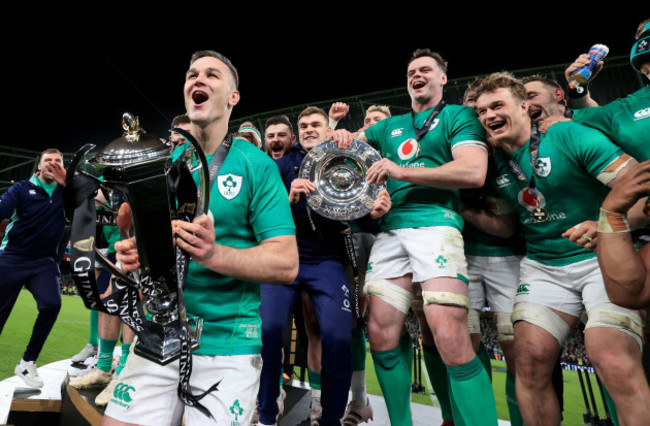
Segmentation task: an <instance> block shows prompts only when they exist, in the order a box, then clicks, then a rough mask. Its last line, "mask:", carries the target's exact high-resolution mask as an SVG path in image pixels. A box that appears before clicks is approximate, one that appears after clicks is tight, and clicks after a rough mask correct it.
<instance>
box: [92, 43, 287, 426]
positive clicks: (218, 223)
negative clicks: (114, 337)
mask: <svg viewBox="0 0 650 426" xmlns="http://www.w3.org/2000/svg"><path fill="white" fill-rule="evenodd" d="M237 87H238V75H237V71H236V69H235V68H234V67H233V66H232V64H231V63H230V61H229V60H228V59H227V58H225V57H224V56H223V55H221V54H219V53H217V52H214V51H200V52H197V53H195V54H194V55H193V56H192V59H191V61H190V69H189V71H188V72H187V74H186V80H185V87H184V98H185V106H186V109H187V113H188V115H189V117H190V120H191V122H192V124H191V127H190V133H191V136H193V137H194V138H195V139H196V141H197V142H198V145H200V147H201V149H202V151H203V152H205V154H206V157H207V158H208V160H209V161H210V168H212V165H213V164H214V162H213V161H212V159H214V158H215V157H217V158H221V160H220V162H221V164H219V165H218V168H219V170H218V172H217V173H216V175H215V176H214V181H213V182H211V183H210V187H209V188H208V189H207V191H209V193H210V195H211V197H210V203H209V209H208V211H207V212H205V213H206V214H201V215H199V216H197V217H196V218H195V219H194V220H193V221H191V222H189V221H183V220H175V221H174V222H173V224H172V235H173V238H174V242H175V244H176V245H177V247H179V248H180V249H182V250H183V251H184V252H186V253H187V254H189V256H191V261H190V263H189V267H188V272H187V280H186V283H185V288H184V291H183V292H182V293H183V297H184V300H185V306H186V311H187V315H188V317H189V316H197V317H200V318H201V319H202V321H203V330H202V335H201V339H200V346H199V348H198V349H197V350H196V351H195V352H194V354H193V356H192V364H190V368H193V372H191V370H190V372H191V373H192V374H191V377H190V380H189V391H190V392H191V393H192V394H193V395H197V396H193V400H194V401H195V402H198V400H199V399H200V400H201V402H200V404H201V405H202V406H203V407H204V408H205V409H207V412H205V411H204V412H202V410H200V409H196V408H197V405H198V404H187V402H186V399H184V398H182V397H181V396H179V393H180V392H178V391H180V386H179V377H180V376H181V375H182V374H184V373H185V372H183V371H180V369H181V368H180V367H179V361H178V360H176V361H172V362H169V363H166V364H165V365H161V363H157V362H153V361H151V360H150V359H147V358H145V357H142V356H139V355H138V353H137V348H136V353H134V354H132V356H129V358H128V361H127V363H126V366H125V368H124V370H123V371H122V373H121V374H120V376H119V379H120V382H119V383H118V384H117V386H116V390H115V392H114V397H113V398H112V399H111V401H110V403H109V405H108V407H107V409H106V413H105V417H104V422H103V424H127V423H135V424H159V425H166V424H180V422H181V418H182V417H183V415H184V416H185V417H184V419H185V423H186V424H206V423H208V422H214V423H219V424H232V425H236V424H242V425H248V424H249V423H250V419H251V417H252V414H253V411H254V409H255V398H256V396H257V389H258V386H259V377H260V371H261V367H262V365H261V364H262V363H261V356H260V353H261V320H260V317H259V312H258V306H259V304H260V299H261V297H260V289H259V284H258V283H260V282H267V283H281V284H290V283H291V282H292V281H293V280H294V278H295V277H296V275H297V272H298V253H297V246H296V239H295V227H294V224H293V220H292V217H291V212H290V209H289V203H288V200H287V196H286V192H285V191H284V189H283V186H282V181H281V179H280V175H279V173H278V170H277V167H276V165H275V164H274V163H273V161H272V160H271V159H270V158H268V157H267V156H266V155H265V154H264V153H263V152H262V151H261V150H259V149H258V148H256V147H255V146H253V145H251V144H250V143H249V142H247V141H243V140H239V139H232V140H231V139H230V138H229V135H228V121H229V118H230V114H231V111H232V108H233V107H234V106H235V105H236V104H237V103H238V101H239V96H240V95H239V91H238V89H237ZM222 147H223V148H222ZM224 149H225V151H224ZM220 150H221V151H220ZM220 152H221V154H220ZM136 234H137V226H136ZM137 247H139V246H138V245H137V244H136V241H135V240H134V239H127V240H122V241H120V242H118V243H116V244H115V248H116V250H117V260H118V261H119V262H120V263H121V264H122V268H123V270H124V271H127V272H128V271H135V270H137V269H138V268H139V267H140V260H143V262H144V261H145V260H146V259H141V258H139V255H143V254H142V253H138V251H137ZM179 293H180V292H179ZM182 314H184V312H183V313H182ZM192 365H193V367H192ZM215 384H218V385H217V386H216V387H215ZM205 413H208V414H209V415H208V416H205V415H204V414H205Z"/></svg>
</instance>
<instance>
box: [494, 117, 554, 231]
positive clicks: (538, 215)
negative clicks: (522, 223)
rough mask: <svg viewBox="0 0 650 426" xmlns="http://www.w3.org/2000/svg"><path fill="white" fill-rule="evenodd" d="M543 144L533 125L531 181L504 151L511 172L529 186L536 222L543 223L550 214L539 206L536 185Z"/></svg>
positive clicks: (532, 212)
mask: <svg viewBox="0 0 650 426" xmlns="http://www.w3.org/2000/svg"><path fill="white" fill-rule="evenodd" d="M540 142H541V136H540V135H539V130H538V128H537V124H535V123H533V124H532V126H531V129H530V142H529V143H528V150H529V152H530V168H531V170H532V171H531V175H530V179H528V178H526V174H525V173H524V171H523V170H522V169H521V167H519V164H517V162H516V161H515V160H514V159H513V158H512V156H511V155H510V154H508V153H506V152H505V151H504V155H505V156H506V159H507V164H508V168H510V171H512V173H513V174H514V175H515V176H516V177H517V179H519V180H520V181H522V182H525V183H526V185H527V186H528V191H529V192H530V195H532V196H533V198H534V200H535V204H534V205H533V206H534V207H533V210H532V211H531V216H532V218H533V220H535V221H536V222H543V221H545V220H546V218H547V217H548V213H547V212H546V210H544V209H543V208H542V207H540V206H539V197H538V195H539V193H538V192H537V184H536V183H535V164H536V163H537V160H538V158H539V145H540Z"/></svg>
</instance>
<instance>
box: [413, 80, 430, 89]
mask: <svg viewBox="0 0 650 426" xmlns="http://www.w3.org/2000/svg"><path fill="white" fill-rule="evenodd" d="M426 85H427V83H426V82H425V81H424V80H416V81H414V82H413V83H411V87H412V88H413V90H420V89H422V88H424V87H425V86H426Z"/></svg>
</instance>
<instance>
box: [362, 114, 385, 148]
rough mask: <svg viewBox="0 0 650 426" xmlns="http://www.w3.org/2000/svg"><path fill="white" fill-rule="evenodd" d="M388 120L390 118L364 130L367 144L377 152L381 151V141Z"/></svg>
mask: <svg viewBox="0 0 650 426" xmlns="http://www.w3.org/2000/svg"><path fill="white" fill-rule="evenodd" d="M390 120H391V119H390V118H387V119H385V120H381V121H379V122H377V123H375V124H374V125H372V126H370V127H368V128H367V129H366V130H365V131H364V134H365V135H366V139H368V144H369V145H370V146H371V147H373V148H375V149H376V150H377V151H379V152H381V141H382V139H383V135H384V133H385V132H386V126H387V125H388V122H389V121H390Z"/></svg>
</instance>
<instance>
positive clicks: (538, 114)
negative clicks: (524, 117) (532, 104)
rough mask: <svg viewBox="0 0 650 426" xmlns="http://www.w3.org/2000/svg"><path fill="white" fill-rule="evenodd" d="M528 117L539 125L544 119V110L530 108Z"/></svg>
mask: <svg viewBox="0 0 650 426" xmlns="http://www.w3.org/2000/svg"><path fill="white" fill-rule="evenodd" d="M528 115H529V116H530V118H531V120H533V123H537V122H538V121H540V120H541V119H542V110H541V109H533V108H530V109H529V110H528Z"/></svg>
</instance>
